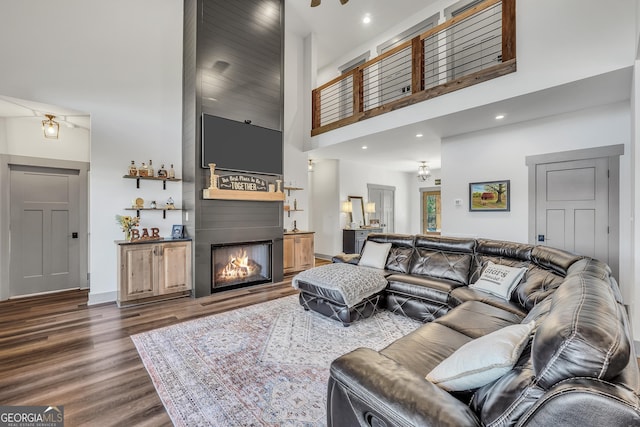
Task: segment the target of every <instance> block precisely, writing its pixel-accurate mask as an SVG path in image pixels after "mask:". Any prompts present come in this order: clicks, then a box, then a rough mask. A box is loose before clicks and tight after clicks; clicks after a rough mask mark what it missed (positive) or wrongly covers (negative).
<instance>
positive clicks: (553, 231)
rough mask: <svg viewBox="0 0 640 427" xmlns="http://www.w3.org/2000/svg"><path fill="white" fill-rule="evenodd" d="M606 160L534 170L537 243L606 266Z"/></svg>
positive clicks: (599, 159)
mask: <svg viewBox="0 0 640 427" xmlns="http://www.w3.org/2000/svg"><path fill="white" fill-rule="evenodd" d="M608 181H609V178H608V159H607V158H598V159H589V160H576V161H567V162H557V163H547V164H539V165H537V166H536V237H537V243H538V244H543V245H548V246H553V247H556V248H560V249H565V250H568V251H570V252H575V253H579V254H581V255H587V256H590V257H593V258H597V259H599V260H601V261H604V262H607V263H609V236H608V233H609V182H608Z"/></svg>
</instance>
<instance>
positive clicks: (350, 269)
mask: <svg viewBox="0 0 640 427" xmlns="http://www.w3.org/2000/svg"><path fill="white" fill-rule="evenodd" d="M291 284H292V286H293V287H294V288H296V289H299V290H300V304H301V305H302V307H304V309H305V310H313V311H315V312H317V313H320V314H322V315H324V316H327V317H329V318H332V319H335V320H338V321H340V322H342V324H343V325H344V326H349V325H350V324H351V323H352V322H355V321H356V320H358V319H364V318H367V317H369V316H371V315H372V314H374V313H375V312H376V310H378V309H380V308H383V304H384V297H383V296H382V292H383V290H384V289H385V287H386V286H387V280H386V279H385V275H384V271H383V270H378V269H375V268H368V267H362V266H356V265H352V264H340V263H338V264H327V265H321V266H319V267H314V268H311V269H309V270H306V271H303V272H301V273H299V274H297V275H296V276H295V277H294V278H293V280H292V282H291Z"/></svg>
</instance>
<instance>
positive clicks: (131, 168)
mask: <svg viewBox="0 0 640 427" xmlns="http://www.w3.org/2000/svg"><path fill="white" fill-rule="evenodd" d="M129 176H138V168H137V167H136V161H135V160H131V166H129Z"/></svg>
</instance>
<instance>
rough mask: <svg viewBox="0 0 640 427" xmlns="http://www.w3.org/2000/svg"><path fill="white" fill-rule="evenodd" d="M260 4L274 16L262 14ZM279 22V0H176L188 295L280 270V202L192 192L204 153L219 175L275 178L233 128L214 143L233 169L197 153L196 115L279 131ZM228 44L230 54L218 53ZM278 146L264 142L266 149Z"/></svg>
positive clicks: (278, 274) (203, 173)
mask: <svg viewBox="0 0 640 427" xmlns="http://www.w3.org/2000/svg"><path fill="white" fill-rule="evenodd" d="M267 3H268V4H269V5H270V6H272V7H273V10H278V11H279V15H280V19H263V18H262V13H261V11H262V10H263V9H264V6H265V4H267ZM238 4H240V6H238ZM283 22H284V0H259V1H258V0H242V1H241V2H240V3H238V2H229V1H225V0H204V1H199V0H185V1H184V34H183V107H182V108H183V109H182V112H183V126H182V166H183V168H182V169H183V171H182V172H183V181H182V182H183V184H182V202H183V205H184V207H183V224H185V226H186V230H187V234H188V236H189V237H191V238H192V239H193V249H194V252H193V280H194V289H195V296H196V297H201V296H207V295H211V294H212V293H213V292H217V291H222V290H228V289H232V288H236V287H243V286H252V285H255V284H257V283H277V282H280V281H282V278H283V271H282V269H283V212H284V211H283V203H282V202H281V201H249V200H217V199H216V200H211V199H204V198H203V195H202V190H203V189H205V188H208V187H209V170H208V169H206V167H207V165H206V163H207V162H209V161H211V162H213V163H217V164H218V166H217V168H216V173H217V174H219V175H225V174H233V173H248V174H250V175H255V176H256V177H258V178H261V179H264V180H266V181H267V182H268V183H274V182H275V180H276V179H283V176H282V174H283V171H282V170H277V171H273V170H267V169H261V167H262V162H264V160H265V158H264V157H265V156H264V155H261V154H259V153H256V152H247V150H242V149H238V148H239V147H240V146H239V145H238V142H239V141H240V140H239V136H238V135H228V137H227V138H226V141H225V142H224V144H225V146H226V147H228V148H229V150H233V152H237V154H238V156H244V158H245V159H246V160H247V163H246V164H238V162H229V165H228V166H226V168H231V169H233V170H225V166H223V165H222V163H224V161H223V160H218V159H220V157H221V156H219V155H218V154H215V155H213V156H211V159H209V158H208V157H207V156H206V155H204V154H205V153H203V144H204V145H207V139H206V138H203V114H207V115H211V116H217V117H220V118H223V119H229V120H234V121H236V122H240V123H247V122H249V121H250V122H251V125H253V126H260V127H263V128H266V129H270V130H276V131H279V132H282V130H283V114H284V91H283V86H282V77H283V66H282V64H283V57H284V26H283ZM229 49H231V50H232V51H233V55H223V54H222V53H224V52H228V51H229ZM274 76H278V78H274ZM245 89H249V90H245ZM247 126H249V125H247ZM205 130H206V129H205ZM208 134H209V135H210V134H211V133H210V132H209V133H208ZM234 147H235V149H234ZM278 151H280V150H278V149H277V148H276V147H273V146H270V150H269V152H270V153H277V152H278ZM280 152H281V151H280ZM209 154H210V152H209ZM223 154H224V153H223ZM247 156H253V157H252V158H247ZM240 159H242V157H240ZM256 159H259V160H258V166H257V167H256ZM227 160H228V159H227ZM231 163H233V165H231ZM247 171H253V172H247ZM254 246H255V247H254ZM216 264H219V266H216ZM220 269H222V270H223V271H224V272H223V273H220V271H216V270H220ZM216 275H217V278H216Z"/></svg>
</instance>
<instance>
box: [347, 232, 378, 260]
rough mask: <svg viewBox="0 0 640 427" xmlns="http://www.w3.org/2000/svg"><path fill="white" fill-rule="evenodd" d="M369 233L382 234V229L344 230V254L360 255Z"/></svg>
mask: <svg viewBox="0 0 640 427" xmlns="http://www.w3.org/2000/svg"><path fill="white" fill-rule="evenodd" d="M369 233H382V228H356V229H344V230H342V252H344V253H346V254H359V253H360V252H362V247H363V246H364V242H365V241H366V240H367V236H368V235H369Z"/></svg>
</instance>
